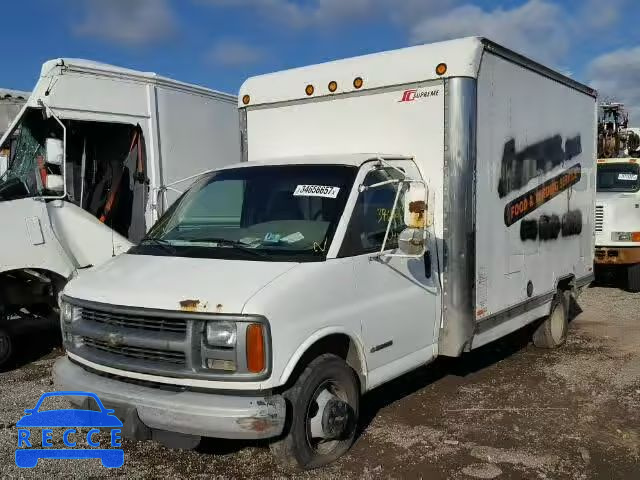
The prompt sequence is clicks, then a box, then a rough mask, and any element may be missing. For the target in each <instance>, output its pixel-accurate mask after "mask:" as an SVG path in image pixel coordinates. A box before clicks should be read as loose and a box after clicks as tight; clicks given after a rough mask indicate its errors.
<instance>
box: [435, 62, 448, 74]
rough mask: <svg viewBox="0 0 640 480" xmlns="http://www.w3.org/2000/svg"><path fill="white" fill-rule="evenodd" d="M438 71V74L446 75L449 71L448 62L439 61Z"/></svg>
mask: <svg viewBox="0 0 640 480" xmlns="http://www.w3.org/2000/svg"><path fill="white" fill-rule="evenodd" d="M436 73H437V74H438V75H444V74H445V73H447V64H446V63H439V64H438V66H437V67H436Z"/></svg>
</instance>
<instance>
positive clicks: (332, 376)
mask: <svg viewBox="0 0 640 480" xmlns="http://www.w3.org/2000/svg"><path fill="white" fill-rule="evenodd" d="M329 390H331V393H332V395H333V398H337V399H339V400H341V401H342V402H343V403H344V404H346V405H343V406H345V408H346V409H347V411H348V413H347V414H346V415H343V416H340V417H339V418H338V417H337V418H336V421H337V422H338V423H339V422H341V421H344V429H340V430H342V431H341V433H340V434H339V435H337V437H336V438H335V439H331V440H320V441H317V440H315V439H316V438H317V437H313V435H312V428H313V427H312V426H311V423H312V421H311V418H312V417H313V418H315V417H316V416H317V415H318V413H317V412H318V404H319V403H321V401H320V397H321V393H322V392H325V391H329ZM284 397H285V398H286V400H287V417H288V418H287V420H288V422H287V423H288V428H287V430H286V431H285V433H284V437H282V438H281V439H279V440H277V441H275V442H273V443H272V444H271V445H270V448H271V452H272V453H273V455H274V456H275V457H276V458H277V459H278V461H279V462H280V463H283V464H285V465H287V466H290V467H294V468H300V469H304V470H310V469H312V468H317V467H321V466H323V465H326V464H328V463H331V462H333V461H334V460H336V459H338V458H339V457H340V456H342V455H343V454H344V453H346V452H347V451H348V450H349V448H351V445H352V444H353V441H354V438H355V434H356V426H357V421H358V412H359V407H360V386H359V383H358V379H357V377H356V374H355V372H354V371H353V369H351V367H349V366H348V365H347V364H346V363H345V361H344V360H342V359H341V358H340V357H337V356H336V355H333V354H324V355H320V356H319V357H317V358H316V359H314V360H313V361H312V362H311V363H309V365H307V367H306V368H305V369H304V371H303V372H302V373H301V374H300V376H299V377H298V378H297V380H296V381H295V383H294V384H293V386H292V387H291V388H290V389H289V390H287V391H286V392H285V393H284ZM314 406H315V409H316V411H315V412H314ZM325 408H326V407H325ZM325 411H326V410H325ZM322 413H323V412H320V414H321V416H323V417H326V416H327V415H322ZM343 418H346V420H343Z"/></svg>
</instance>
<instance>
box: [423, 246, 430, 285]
mask: <svg viewBox="0 0 640 480" xmlns="http://www.w3.org/2000/svg"><path fill="white" fill-rule="evenodd" d="M424 276H425V277H427V278H431V252H430V251H429V250H427V251H426V252H424Z"/></svg>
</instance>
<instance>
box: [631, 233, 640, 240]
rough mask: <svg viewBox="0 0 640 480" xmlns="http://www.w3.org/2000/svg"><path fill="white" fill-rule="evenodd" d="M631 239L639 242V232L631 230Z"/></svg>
mask: <svg viewBox="0 0 640 480" xmlns="http://www.w3.org/2000/svg"><path fill="white" fill-rule="evenodd" d="M631 241H632V242H640V232H633V233H632V234H631Z"/></svg>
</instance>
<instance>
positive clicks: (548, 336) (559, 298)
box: [533, 291, 569, 348]
mask: <svg viewBox="0 0 640 480" xmlns="http://www.w3.org/2000/svg"><path fill="white" fill-rule="evenodd" d="M568 310H569V308H568V301H567V295H565V293H564V292H561V291H558V293H556V296H555V297H554V298H553V302H552V303H551V312H550V313H549V316H548V317H547V318H546V319H545V320H544V321H543V322H542V323H541V324H540V326H539V327H538V329H537V330H536V331H535V333H534V334H533V344H534V345H535V346H536V347H538V348H558V347H560V346H561V345H563V344H564V342H566V340H567V333H568V331H569V314H568Z"/></svg>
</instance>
